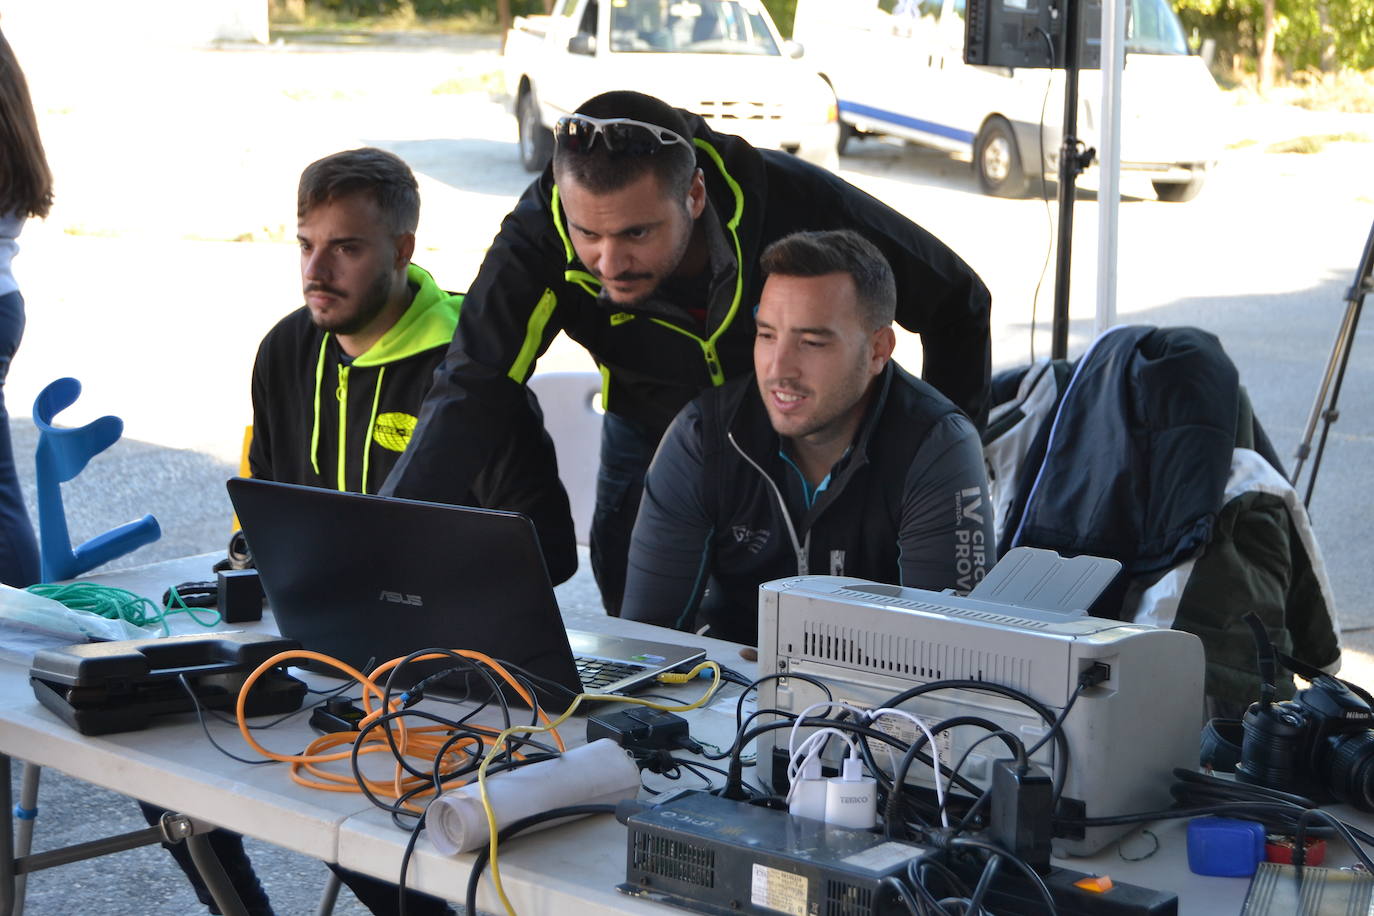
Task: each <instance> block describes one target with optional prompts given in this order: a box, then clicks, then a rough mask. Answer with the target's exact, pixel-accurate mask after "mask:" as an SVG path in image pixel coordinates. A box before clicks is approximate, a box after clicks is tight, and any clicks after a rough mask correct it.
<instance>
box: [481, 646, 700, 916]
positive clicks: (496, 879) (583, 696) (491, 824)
mask: <svg viewBox="0 0 1374 916" xmlns="http://www.w3.org/2000/svg"><path fill="white" fill-rule="evenodd" d="M708 667H709V668H710V669H711V672H712V674H713V675H714V676H713V677H712V680H711V686H710V687H708V688H707V690H706V692H705V693H704V694H702V695H701V697H700V698H698V699H697V700H696V701H694V702H692V703H687V704H682V705H671V704H665V703H655V702H653V701H652V700H642V699H640V698H638V697H622V696H613V695H607V694H593V693H579V694H578V695H577V696H576V697H574V698H573V701H572V705H571V706H569V707H568V708H567V709H566V710H565V711H564V712H563V714H562V715H561V716H559V717H558V718H557V719H554V720H553V722H551V723H549V724H547V725H543V726H540V725H512V726H511V727H510V728H507V729H506V730H505V731H503V732H501V734H499V735H497V736H496V740H495V741H494V742H492V746H491V749H490V750H488V751H487V755H486V756H485V757H483V758H482V763H481V765H480V766H479V767H478V768H477V788H478V790H479V791H480V792H481V795H482V810H483V811H484V812H485V813H486V815H487V831H488V833H489V835H490V839H489V841H488V845H487V852H488V856H489V860H490V861H489V862H488V867H489V868H490V869H491V883H492V885H493V886H494V887H495V888H496V895H497V896H498V897H500V898H501V905H502V906H504V907H505V908H506V913H507V914H509V916H516V914H515V908H514V907H513V906H511V902H510V898H509V897H507V896H506V889H505V887H504V886H503V885H502V884H501V866H500V864H499V863H498V861H497V857H496V852H497V850H496V846H497V828H496V811H495V810H494V809H493V808H492V806H491V796H489V795H488V794H487V766H488V764H490V763H491V761H492V760H494V759H495V758H496V755H497V754H498V753H499V752H500V750H501V747H502V746H503V745H504V744H505V742H506V741H507V740H508V739H509V738H510V736H511V735H514V734H517V733H519V734H538V733H541V732H546V731H551V730H553V729H555V728H557V727H558V726H560V725H562V724H563V723H564V722H565V721H566V720H567V719H569V718H570V717H571V716H572V714H573V713H574V712H575V711H576V710H577V707H578V706H580V705H582V701H583V700H594V701H597V702H610V703H629V704H632V705H634V706H647V707H649V708H650V709H657V710H661V711H663V712H687V711H688V710H691V709H697V708H699V707H701V706H702V705H704V704H705V703H707V702H708V701H709V700H710V699H711V697H712V696H714V695H715V692H716V690H717V689H718V688H719V687H720V665H718V664H716V663H715V662H713V661H709V660H708V661H704V662H702V663H701V664H699V665H697V666H696V667H695V668H693V669H692V670H691V671H690V672H688V673H687V674H685V675H680V676H681V677H682V678H683V681H682V682H683V683H686V682H687V681H690V680H692V679H693V678H694V677H696V676H697V674H699V673H700V672H701V671H702V669H704V668H708ZM669 676H673V675H660V676H659V679H660V680H662V679H663V678H665V677H669Z"/></svg>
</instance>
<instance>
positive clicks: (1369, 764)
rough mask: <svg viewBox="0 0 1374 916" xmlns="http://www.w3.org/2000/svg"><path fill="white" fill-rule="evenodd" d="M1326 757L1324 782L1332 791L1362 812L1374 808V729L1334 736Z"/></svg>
mask: <svg viewBox="0 0 1374 916" xmlns="http://www.w3.org/2000/svg"><path fill="white" fill-rule="evenodd" d="M1327 760H1328V767H1327V768H1328V770H1329V772H1328V773H1326V774H1325V775H1324V779H1323V782H1325V783H1326V785H1327V787H1328V788H1329V789H1330V790H1331V794H1332V795H1334V796H1336V798H1337V799H1338V800H1340V801H1343V802H1345V803H1346V804H1348V805H1353V806H1354V807H1356V808H1359V809H1360V810H1361V811H1374V731H1370V730H1368V729H1366V730H1365V731H1360V732H1352V733H1350V734H1348V735H1345V736H1342V737H1340V738H1336V739H1333V740H1332V742H1331V752H1330V756H1329V757H1328V758H1327Z"/></svg>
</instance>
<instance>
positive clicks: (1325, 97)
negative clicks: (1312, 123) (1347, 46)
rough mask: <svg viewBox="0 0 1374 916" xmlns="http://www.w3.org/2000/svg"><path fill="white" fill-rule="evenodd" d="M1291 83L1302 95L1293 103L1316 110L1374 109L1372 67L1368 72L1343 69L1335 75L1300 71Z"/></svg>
mask: <svg viewBox="0 0 1374 916" xmlns="http://www.w3.org/2000/svg"><path fill="white" fill-rule="evenodd" d="M1293 86H1294V87H1295V88H1297V89H1299V90H1300V91H1301V94H1300V95H1299V96H1298V97H1297V98H1295V99H1294V100H1293V103H1292V104H1294V105H1297V106H1298V107H1300V108H1308V109H1312V110H1315V111H1349V112H1357V113H1362V114H1368V113H1371V112H1374V70H1371V71H1369V72H1367V73H1356V72H1355V71H1353V70H1352V71H1345V72H1343V73H1336V74H1324V73H1299V74H1295V75H1294V78H1293Z"/></svg>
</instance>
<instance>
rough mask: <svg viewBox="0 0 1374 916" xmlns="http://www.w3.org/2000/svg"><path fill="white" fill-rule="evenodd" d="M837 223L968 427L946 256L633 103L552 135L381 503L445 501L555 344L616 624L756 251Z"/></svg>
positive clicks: (878, 209) (966, 313)
mask: <svg viewBox="0 0 1374 916" xmlns="http://www.w3.org/2000/svg"><path fill="white" fill-rule="evenodd" d="M824 229H853V230H855V231H858V232H859V233H861V234H862V235H863V236H865V237H866V238H868V239H869V240H871V241H872V242H873V243H874V244H875V245H876V246H877V247H878V248H879V250H881V251H882V253H883V255H884V256H885V257H886V259H887V260H888V262H889V263H890V264H891V265H892V268H893V272H894V274H895V276H896V286H897V322H898V323H899V324H901V325H902V326H903V327H904V328H907V329H908V330H912V331H916V332H918V333H920V334H921V335H922V344H923V346H924V376H925V378H926V380H927V381H929V382H930V383H931V384H932V385H934V386H935V387H936V388H937V389H939V390H940V391H941V392H942V393H944V394H945V395H946V396H947V397H949V398H950V400H952V401H953V402H954V403H955V404H956V405H957V406H959V407H960V408H962V409H963V410H964V411H965V412H967V413H968V414H969V416H971V417H972V418H973V419H974V420H975V421H976V422H979V423H981V422H982V421H983V419H984V416H985V411H986V397H987V391H988V380H989V375H990V366H991V356H990V354H991V349H990V342H989V326H988V322H989V309H990V297H989V295H988V291H987V288H986V287H985V286H984V285H983V283H982V281H981V280H980V279H979V278H978V276H977V275H976V274H975V273H974V272H973V270H972V269H970V268H969V267H968V265H966V264H965V263H964V262H963V261H962V260H960V258H959V257H958V256H957V255H955V254H954V252H952V251H950V250H949V248H947V247H946V246H945V245H944V244H943V243H941V242H940V241H939V240H938V239H936V238H935V237H934V236H932V235H930V234H929V233H928V232H926V231H925V230H923V229H921V228H920V227H919V226H917V225H916V224H914V223H913V222H911V221H910V220H908V219H907V218H906V217H904V216H902V215H901V214H899V213H897V212H896V211H895V210H892V209H891V208H889V207H887V206H886V205H884V204H882V203H881V202H880V201H878V200H876V199H874V198H873V197H870V196H869V195H867V194H865V193H864V192H863V191H860V190H858V189H857V188H855V187H853V186H852V185H849V184H848V183H846V182H845V181H843V180H842V179H840V178H839V177H837V176H835V175H833V174H831V173H830V172H827V171H825V170H824V169H820V168H818V167H816V166H813V165H810V164H809V163H806V162H803V161H801V160H799V159H797V158H796V157H794V156H790V155H788V154H786V153H781V152H776V151H763V150H756V149H754V148H753V147H751V146H750V145H749V144H748V143H746V142H745V141H743V140H741V139H739V138H738V137H733V136H726V135H723V134H718V133H716V132H715V131H713V130H712V129H711V128H710V127H708V126H707V124H706V122H705V121H704V120H702V119H701V118H700V117H697V116H696V115H692V114H689V113H687V112H685V111H682V110H679V109H675V108H672V107H670V106H668V105H666V104H665V103H663V102H662V101H660V100H658V99H656V98H653V97H651V96H647V95H643V94H641V93H636V92H629V91H620V92H609V93H605V94H603V95H600V96H597V97H596V98H593V99H590V100H589V101H587V102H586V103H584V104H583V105H581V106H579V108H578V112H577V113H576V114H574V115H572V116H569V117H567V118H563V119H562V120H560V121H559V123H558V126H557V129H556V130H555V143H554V156H553V162H552V164H551V166H550V167H549V168H547V169H545V171H544V173H543V175H541V176H540V177H539V178H538V179H536V180H535V182H534V183H533V184H532V185H531V186H530V187H529V189H528V190H526V192H525V193H524V195H523V196H522V197H521V198H520V201H519V202H518V203H517V204H516V207H515V209H514V210H513V211H512V212H511V213H510V214H509V215H508V216H507V217H506V219H505V220H504V221H503V222H502V224H501V229H500V232H499V233H498V234H497V236H496V239H495V240H494V241H493V242H492V245H491V248H490V249H489V250H488V252H487V256H486V259H485V260H484V261H483V263H482V267H481V269H480V270H479V271H478V274H477V278H476V280H475V281H474V282H473V284H472V286H471V288H470V289H469V291H468V295H467V299H466V300H465V302H464V305H463V312H462V316H461V318H460V319H459V323H458V329H457V332H456V333H455V335H454V339H453V344H452V345H451V346H450V347H449V351H448V355H447V357H446V358H445V361H444V364H443V366H442V367H441V368H440V370H439V371H438V372H437V373H436V374H435V381H434V386H433V387H432V388H431V389H430V392H429V395H428V396H427V397H426V399H425V404H424V406H423V408H422V409H421V412H420V422H419V426H418V427H417V428H416V430H415V434H414V436H413V437H412V440H411V444H410V448H409V449H407V451H406V453H405V454H404V455H402V456H401V460H400V461H399V462H398V464H397V465H396V467H395V468H394V469H393V471H392V473H391V475H390V476H389V477H388V478H387V482H386V484H385V486H384V487H383V489H382V492H383V493H384V494H392V495H396V496H406V497H413V498H418V499H433V500H440V501H444V500H452V499H455V498H456V497H457V496H458V495H459V494H460V493H461V492H462V490H463V488H464V487H465V486H466V482H467V481H468V480H470V479H471V477H472V475H473V474H474V473H476V471H477V470H478V469H479V468H480V467H482V465H483V463H484V462H485V461H486V460H487V456H488V455H489V454H490V453H491V450H492V449H493V448H495V447H496V446H497V445H498V444H499V443H500V442H501V441H503V439H504V437H505V436H506V435H507V434H508V432H507V424H508V420H507V417H506V412H507V405H509V404H512V403H514V402H515V401H516V400H517V399H518V398H520V397H521V396H522V394H521V392H522V390H523V387H524V384H525V382H526V381H527V380H528V379H529V377H530V374H531V373H532V372H533V370H534V364H535V360H536V359H537V358H538V357H539V356H540V355H541V354H542V353H543V352H544V351H545V350H546V349H547V348H548V346H549V344H550V342H551V341H552V340H553V338H554V336H555V335H557V334H558V332H559V331H563V332H565V333H566V334H568V336H569V337H571V338H572V339H574V340H576V341H578V342H579V343H581V344H582V345H583V346H585V347H586V348H587V349H588V351H590V353H591V355H592V356H593V358H594V359H595V360H596V362H597V365H598V366H599V367H600V369H601V373H602V377H603V388H602V391H603V405H604V407H605V410H606V412H605V416H604V419H603V423H602V439H601V471H600V474H599V476H598V480H597V494H596V510H595V514H594V518H593V521H592V534H591V539H592V544H591V547H592V569H593V572H594V573H595V574H596V579H597V584H598V586H599V587H600V589H601V597H602V603H603V604H604V605H605V607H606V610H607V611H608V612H609V613H611V614H616V615H618V614H619V610H620V602H621V596H622V593H623V591H624V584H625V562H626V556H627V554H628V551H629V541H630V532H631V529H632V528H633V525H634V519H635V514H636V512H637V510H638V506H639V498H640V493H641V491H642V488H643V477H644V470H645V468H646V467H647V466H648V464H649V460H650V459H651V458H652V457H653V453H654V449H655V448H656V447H657V445H658V441H659V439H660V437H661V436H662V435H663V432H664V430H665V429H667V427H668V424H669V423H670V422H671V421H672V419H673V417H674V416H675V415H676V413H677V412H678V410H679V409H680V408H681V407H682V406H683V405H684V404H686V403H687V402H688V401H690V400H691V399H692V398H693V397H695V396H696V395H697V394H698V393H699V392H700V391H702V390H704V389H707V388H711V387H715V386H719V385H722V384H724V383H725V382H726V380H728V379H730V378H733V377H735V376H738V375H744V374H747V373H748V372H749V370H750V368H751V364H752V351H753V344H754V318H753V307H754V304H755V303H756V302H758V300H759V294H760V291H761V289H762V284H763V278H762V276H761V274H760V272H759V269H758V258H759V253H760V252H761V251H762V250H763V249H764V248H765V247H766V246H767V245H768V244H770V243H771V242H773V241H776V240H777V239H779V238H782V237H783V236H785V235H789V234H791V233H793V232H796V231H798V230H824Z"/></svg>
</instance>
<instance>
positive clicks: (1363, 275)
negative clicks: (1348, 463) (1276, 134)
mask: <svg viewBox="0 0 1374 916" xmlns="http://www.w3.org/2000/svg"><path fill="white" fill-rule="evenodd" d="M1371 291H1374V226H1371V227H1370V229H1369V238H1368V239H1367V240H1366V241H1365V245H1364V254H1363V256H1361V258H1360V266H1359V268H1358V269H1357V270H1356V272H1355V282H1354V283H1353V284H1352V285H1351V287H1350V290H1349V292H1347V293H1346V297H1345V301H1346V309H1345V317H1344V319H1342V321H1341V328H1340V331H1339V332H1338V333H1337V334H1336V342H1335V343H1334V344H1333V345H1332V348H1331V358H1330V359H1328V360H1327V363H1326V373H1325V374H1324V375H1323V376H1322V383H1321V387H1320V388H1319V389H1318V391H1317V399H1316V401H1315V402H1314V403H1313V404H1312V412H1311V413H1310V414H1308V417H1307V425H1306V426H1305V427H1304V429H1303V437H1302V441H1301V442H1299V443H1298V448H1297V452H1296V459H1297V460H1296V461H1295V462H1294V464H1293V476H1292V478H1291V479H1290V482H1291V483H1292V484H1293V485H1294V486H1295V487H1296V486H1297V484H1298V478H1299V476H1300V475H1301V474H1302V466H1303V463H1304V462H1305V461H1306V460H1307V458H1308V457H1309V456H1311V457H1312V471H1311V473H1310V475H1309V476H1308V480H1307V494H1306V495H1305V496H1304V497H1303V505H1304V506H1306V507H1308V508H1311V506H1310V504H1311V502H1312V490H1313V488H1314V487H1315V486H1316V482H1317V470H1318V469H1319V468H1320V467H1321V458H1322V453H1323V452H1324V451H1325V450H1326V439H1327V435H1328V434H1329V433H1330V431H1331V424H1332V423H1334V422H1336V419H1337V418H1338V417H1339V416H1340V412H1339V411H1338V410H1337V409H1336V402H1337V400H1339V398H1340V393H1341V381H1342V380H1343V379H1344V378H1345V370H1346V366H1347V365H1348V364H1349V362H1350V347H1351V344H1352V343H1353V342H1354V339H1355V330H1356V328H1358V327H1359V323H1360V312H1361V310H1362V309H1363V306H1364V298H1365V296H1366V295H1367V294H1368V293H1370V292H1371ZM1328 392H1329V393H1330V395H1331V399H1330V403H1329V404H1328V402H1327V394H1328ZM1318 421H1321V422H1322V423H1323V424H1324V425H1323V427H1322V434H1321V440H1320V441H1319V442H1318V444H1317V450H1316V452H1315V454H1313V452H1312V436H1313V435H1314V434H1315V432H1316V429H1317V423H1318Z"/></svg>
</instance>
